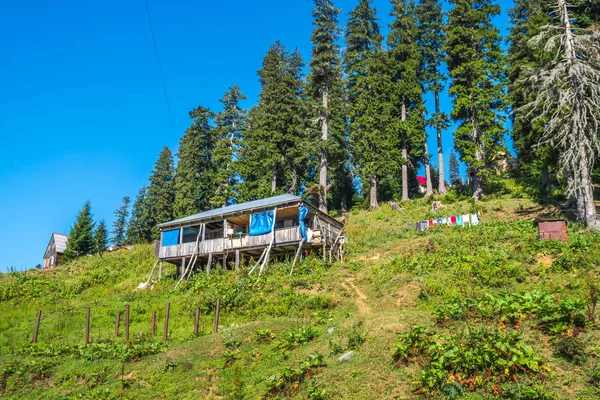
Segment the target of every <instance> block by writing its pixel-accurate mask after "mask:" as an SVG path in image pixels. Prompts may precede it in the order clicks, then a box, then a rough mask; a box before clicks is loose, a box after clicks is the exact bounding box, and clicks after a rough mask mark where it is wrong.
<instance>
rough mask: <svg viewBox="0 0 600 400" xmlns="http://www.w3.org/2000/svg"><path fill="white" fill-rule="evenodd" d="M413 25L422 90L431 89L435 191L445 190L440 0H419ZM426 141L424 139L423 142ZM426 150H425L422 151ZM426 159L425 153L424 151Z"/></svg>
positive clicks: (443, 32) (446, 122)
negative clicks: (432, 100)
mask: <svg viewBox="0 0 600 400" xmlns="http://www.w3.org/2000/svg"><path fill="white" fill-rule="evenodd" d="M417 21H418V22H417V24H418V29H419V38H418V44H419V52H420V53H421V56H422V58H421V66H420V79H421V85H422V87H423V91H426V92H432V93H433V96H434V102H435V112H434V113H433V115H432V117H430V118H429V119H428V120H427V125H428V126H430V127H432V128H433V129H435V131H436V137H437V160H438V176H439V184H438V187H437V190H438V193H439V194H444V193H446V185H445V180H444V179H445V177H444V175H445V174H444V152H443V146H442V131H443V130H444V129H447V128H448V116H447V115H446V113H444V112H442V111H441V108H440V93H441V92H442V91H443V90H444V82H445V80H446V77H445V76H444V74H443V72H442V71H441V64H442V62H443V61H444V57H445V54H444V50H443V46H444V41H445V36H446V35H445V24H444V12H443V11H442V4H441V1H440V0H420V1H419V5H418V7H417ZM425 144H427V141H426V142H425ZM425 153H427V151H425ZM425 157H426V161H427V160H428V154H425Z"/></svg>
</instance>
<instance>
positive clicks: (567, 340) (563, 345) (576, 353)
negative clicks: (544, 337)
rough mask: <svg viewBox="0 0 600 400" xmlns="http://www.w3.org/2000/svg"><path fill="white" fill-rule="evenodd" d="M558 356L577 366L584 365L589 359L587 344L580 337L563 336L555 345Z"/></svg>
mask: <svg viewBox="0 0 600 400" xmlns="http://www.w3.org/2000/svg"><path fill="white" fill-rule="evenodd" d="M554 352H555V353H556V355H557V356H559V357H562V358H564V359H565V360H567V361H571V362H574V363H576V364H582V363H584V362H585V361H586V359H587V353H586V345H585V342H584V341H583V340H582V339H581V337H579V336H561V337H559V338H558V339H557V340H556V342H555V343H554Z"/></svg>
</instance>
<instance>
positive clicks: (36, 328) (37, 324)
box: [31, 310, 42, 343]
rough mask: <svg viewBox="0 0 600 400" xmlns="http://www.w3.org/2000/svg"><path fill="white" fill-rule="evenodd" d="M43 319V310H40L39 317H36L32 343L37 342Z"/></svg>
mask: <svg viewBox="0 0 600 400" xmlns="http://www.w3.org/2000/svg"><path fill="white" fill-rule="evenodd" d="M41 319H42V310H38V312H37V318H36V319H35V328H34V329H33V340H32V341H31V343H37V338H38V332H39V330H40V320H41Z"/></svg>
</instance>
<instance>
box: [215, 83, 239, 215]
mask: <svg viewBox="0 0 600 400" xmlns="http://www.w3.org/2000/svg"><path fill="white" fill-rule="evenodd" d="M243 100H246V96H244V95H243V94H242V92H241V91H240V88H239V86H238V85H235V86H233V87H231V88H229V91H228V92H227V93H226V94H225V96H223V98H222V99H221V100H220V102H221V103H222V104H223V111H221V112H220V113H218V114H217V116H216V119H215V120H216V121H215V122H216V132H217V142H216V144H215V153H214V159H215V170H216V171H215V186H216V190H215V193H214V195H213V197H212V198H211V200H210V203H211V206H212V207H221V206H226V205H228V204H231V201H232V199H233V197H234V196H235V192H234V191H235V184H236V178H237V177H236V172H235V169H234V161H235V158H236V156H237V152H238V150H239V147H240V144H241V138H242V132H243V131H244V128H245V125H246V112H245V111H244V110H243V109H242V108H241V107H240V101H243Z"/></svg>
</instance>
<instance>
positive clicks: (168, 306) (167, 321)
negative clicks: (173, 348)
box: [163, 302, 171, 343]
mask: <svg viewBox="0 0 600 400" xmlns="http://www.w3.org/2000/svg"><path fill="white" fill-rule="evenodd" d="M170 311H171V303H170V302H167V309H166V311H165V329H164V332H163V342H164V343H167V339H168V337H169V312H170Z"/></svg>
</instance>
